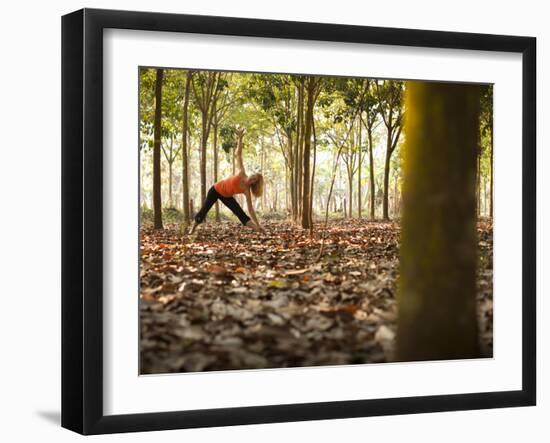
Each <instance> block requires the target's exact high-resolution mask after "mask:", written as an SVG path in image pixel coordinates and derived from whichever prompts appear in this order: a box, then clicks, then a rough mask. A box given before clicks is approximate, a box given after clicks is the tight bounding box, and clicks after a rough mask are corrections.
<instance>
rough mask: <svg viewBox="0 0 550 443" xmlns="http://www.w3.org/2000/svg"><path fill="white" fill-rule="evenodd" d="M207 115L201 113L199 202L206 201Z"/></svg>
mask: <svg viewBox="0 0 550 443" xmlns="http://www.w3.org/2000/svg"><path fill="white" fill-rule="evenodd" d="M207 119H208V115H206V113H204V112H203V116H202V126H201V159H200V160H201V161H200V175H201V202H204V201H205V200H206V145H207V142H208V121H207Z"/></svg>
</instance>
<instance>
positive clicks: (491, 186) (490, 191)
mask: <svg viewBox="0 0 550 443" xmlns="http://www.w3.org/2000/svg"><path fill="white" fill-rule="evenodd" d="M492 118H493V117H492V116H491V126H490V130H491V146H490V149H491V164H490V168H491V184H490V187H489V204H490V206H489V217H491V218H493V120H492Z"/></svg>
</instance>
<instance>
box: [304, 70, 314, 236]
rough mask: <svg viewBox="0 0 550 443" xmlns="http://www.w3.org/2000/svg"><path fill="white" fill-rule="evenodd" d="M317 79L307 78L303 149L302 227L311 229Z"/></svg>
mask: <svg viewBox="0 0 550 443" xmlns="http://www.w3.org/2000/svg"><path fill="white" fill-rule="evenodd" d="M314 86H315V80H314V77H311V76H310V77H308V80H307V109H306V115H305V121H304V126H305V127H304V151H303V155H302V156H303V180H302V182H303V191H302V228H303V229H309V227H310V223H311V219H310V217H309V208H310V200H309V197H310V196H309V193H310V188H309V186H310V177H311V173H310V169H309V166H310V164H309V163H310V152H311V121H312V119H313V94H314V92H315V91H314Z"/></svg>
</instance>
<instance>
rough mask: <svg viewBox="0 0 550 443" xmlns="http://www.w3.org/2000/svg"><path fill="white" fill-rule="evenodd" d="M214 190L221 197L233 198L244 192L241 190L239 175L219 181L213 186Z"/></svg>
mask: <svg viewBox="0 0 550 443" xmlns="http://www.w3.org/2000/svg"><path fill="white" fill-rule="evenodd" d="M214 189H215V190H216V191H217V192H218V194H220V195H221V196H223V197H233V196H234V195H235V194H242V193H243V192H244V189H242V188H241V176H240V175H234V176H232V177H229V178H226V179H225V180H220V181H219V182H218V183H216V184H215V185H214Z"/></svg>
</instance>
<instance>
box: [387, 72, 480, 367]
mask: <svg viewBox="0 0 550 443" xmlns="http://www.w3.org/2000/svg"><path fill="white" fill-rule="evenodd" d="M406 108H407V110H408V114H407V121H406V131H407V133H406V144H405V152H404V166H403V167H404V183H403V194H402V197H403V218H402V239H401V249H400V282H399V292H398V298H397V302H398V335H397V355H396V357H397V359H398V360H401V361H408V360H441V359H454V358H472V357H478V356H479V345H478V334H477V321H476V320H477V318H476V257H477V249H476V246H477V243H476V198H475V197H476V195H475V187H476V183H475V181H476V154H477V153H476V150H477V132H478V131H479V87H477V86H473V85H458V84H454V85H451V84H442V83H435V82H433V83H427V82H409V83H408V85H407V93H406Z"/></svg>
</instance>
